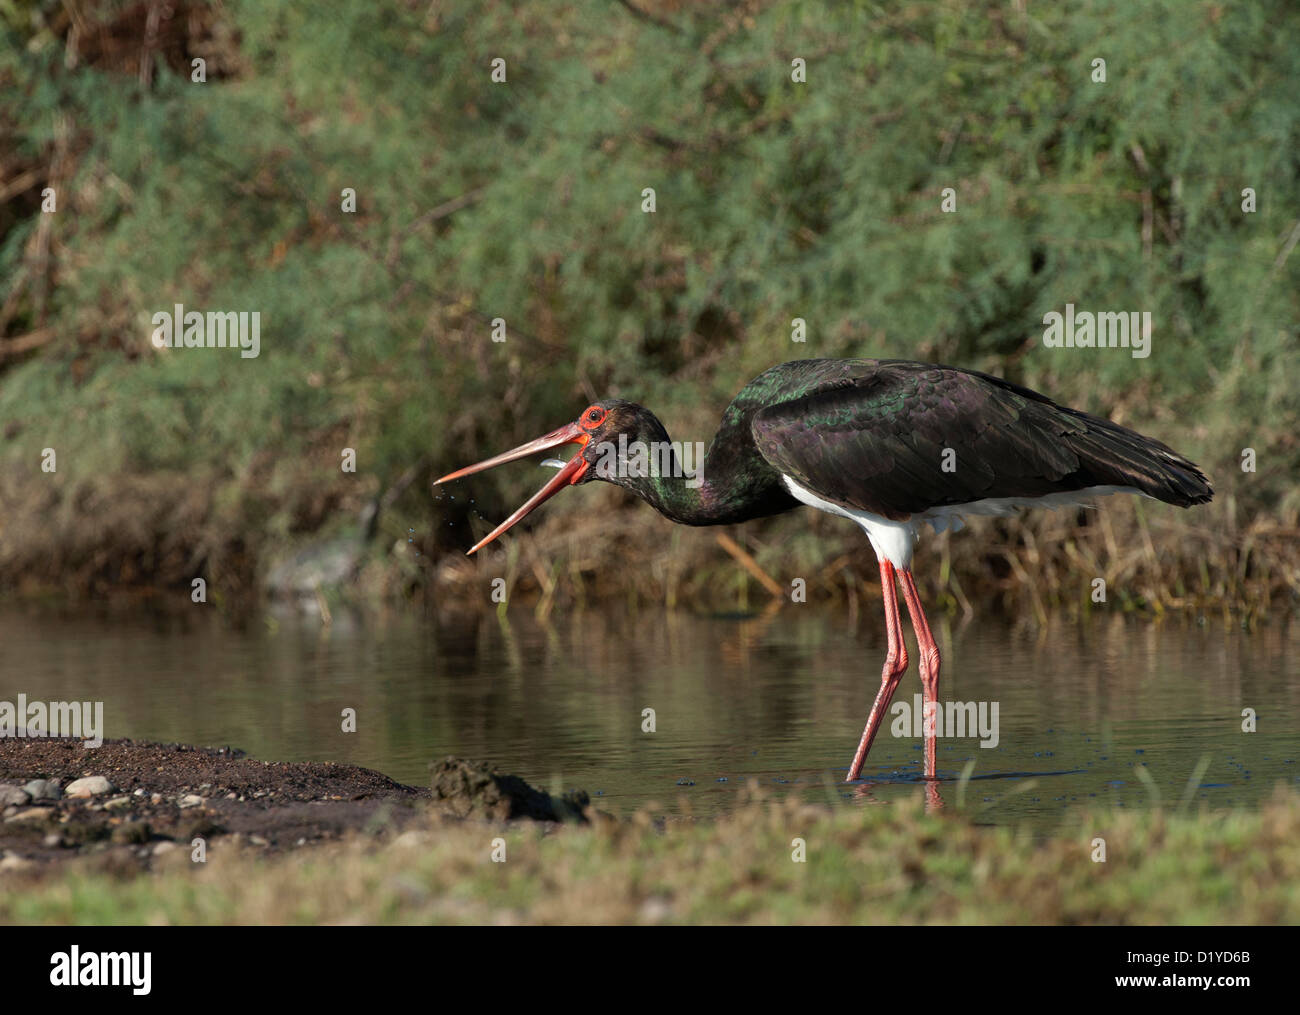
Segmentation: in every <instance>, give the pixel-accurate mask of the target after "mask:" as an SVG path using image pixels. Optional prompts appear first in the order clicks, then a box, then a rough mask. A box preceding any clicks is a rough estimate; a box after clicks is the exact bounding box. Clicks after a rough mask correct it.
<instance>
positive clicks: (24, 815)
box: [5, 807, 54, 825]
mask: <svg viewBox="0 0 1300 1015" xmlns="http://www.w3.org/2000/svg"><path fill="white" fill-rule="evenodd" d="M52 817H54V808H53V807H28V808H27V809H26V810H22V811H19V812H18V813H17V814H15V815H13V816H12V817H8V818H5V824H6V825H11V824H14V823H15V822H18V821H49V820H50V818H52Z"/></svg>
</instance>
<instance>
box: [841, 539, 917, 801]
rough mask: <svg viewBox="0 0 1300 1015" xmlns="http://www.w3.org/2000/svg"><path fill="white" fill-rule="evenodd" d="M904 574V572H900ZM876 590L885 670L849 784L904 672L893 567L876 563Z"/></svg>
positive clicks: (859, 769)
mask: <svg viewBox="0 0 1300 1015" xmlns="http://www.w3.org/2000/svg"><path fill="white" fill-rule="evenodd" d="M904 573H906V572H904ZM880 591H881V593H882V594H883V595H884V597H885V638H886V641H887V642H888V645H889V648H888V652H887V654H886V656H885V669H884V672H883V673H882V674H881V676H880V692H879V693H878V694H877V695H876V701H875V704H873V705H872V706H871V714H870V715H868V716H867V726H866V729H864V730H863V731H862V739H861V740H860V741H859V742H858V753H857V754H855V755H853V764H852V765H850V766H849V776H848V778H847V779H845V780H844V781H845V782H852V781H853V780H854V779H856V778H858V776H860V775H861V774H862V765H863V763H864V762H865V761H866V760H867V752H868V751H869V750H871V741H873V740H875V739H876V731H877V730H878V729H880V722H881V720H882V719H883V718H884V716H885V710H886V709H888V708H889V702H890V699H892V698H893V697H894V692H895V691H896V690H898V682H899V681H900V680H902V679H903V674H904V673H905V672H907V646H906V645H904V644H903V621H902V618H900V617H899V615H898V590H897V589H896V588H895V587H894V565H893V564H891V563H890V562H889V561H888V560H885V559H883V558H882V559H881V561H880Z"/></svg>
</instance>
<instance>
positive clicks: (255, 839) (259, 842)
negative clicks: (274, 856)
mask: <svg viewBox="0 0 1300 1015" xmlns="http://www.w3.org/2000/svg"><path fill="white" fill-rule="evenodd" d="M248 841H249V842H250V843H251V844H252V845H254V846H269V845H270V843H269V842H267V841H266V840H265V839H263V838H262V837H261V836H260V835H256V834H254V835H250V836H249V837H248Z"/></svg>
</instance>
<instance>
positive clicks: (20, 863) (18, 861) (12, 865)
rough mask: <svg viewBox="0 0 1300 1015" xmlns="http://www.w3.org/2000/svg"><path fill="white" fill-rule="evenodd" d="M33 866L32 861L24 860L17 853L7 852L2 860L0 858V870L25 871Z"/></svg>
mask: <svg viewBox="0 0 1300 1015" xmlns="http://www.w3.org/2000/svg"><path fill="white" fill-rule="evenodd" d="M35 866H36V864H35V863H33V862H32V861H31V860H24V859H23V858H22V857H21V856H19V855H18V854H17V853H7V854H6V855H5V858H4V859H3V860H0V872H3V871H25V870H29V869H31V868H32V867H35Z"/></svg>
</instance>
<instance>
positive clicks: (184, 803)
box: [176, 793, 203, 810]
mask: <svg viewBox="0 0 1300 1015" xmlns="http://www.w3.org/2000/svg"><path fill="white" fill-rule="evenodd" d="M176 803H177V804H179V805H180V808H181V810H185V809H186V808H187V807H202V806H203V797H201V796H199V795H198V794H197V793H186V794H185V795H184V796H183V797H181V798H180V799H179V800H177V801H176Z"/></svg>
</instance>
